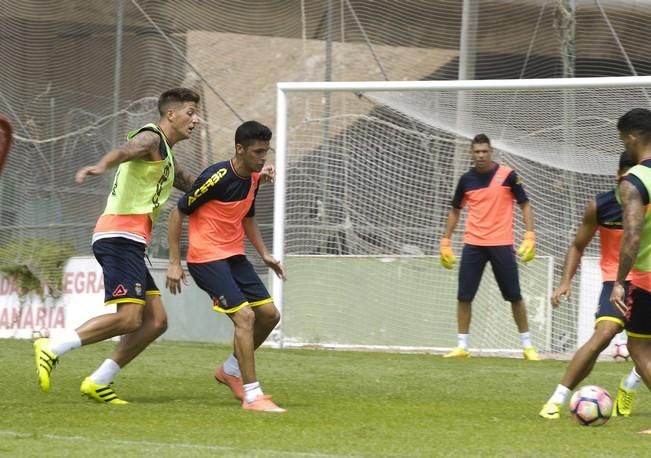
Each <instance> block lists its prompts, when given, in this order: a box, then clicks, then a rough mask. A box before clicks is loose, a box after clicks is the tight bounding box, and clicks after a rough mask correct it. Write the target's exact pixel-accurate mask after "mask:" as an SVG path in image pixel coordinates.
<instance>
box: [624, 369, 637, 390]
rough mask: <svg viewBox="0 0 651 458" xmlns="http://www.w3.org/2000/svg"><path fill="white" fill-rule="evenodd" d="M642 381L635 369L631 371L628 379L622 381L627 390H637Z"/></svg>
mask: <svg viewBox="0 0 651 458" xmlns="http://www.w3.org/2000/svg"><path fill="white" fill-rule="evenodd" d="M641 381H642V380H641V379H640V376H639V375H638V373H637V371H636V370H635V368H633V369H632V370H631V373H630V374H628V375H627V376H626V378H625V379H624V380H623V381H622V385H624V388H626V389H627V390H637V387H638V386H640V382H641Z"/></svg>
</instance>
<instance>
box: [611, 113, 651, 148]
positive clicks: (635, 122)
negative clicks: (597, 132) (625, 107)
mask: <svg viewBox="0 0 651 458" xmlns="http://www.w3.org/2000/svg"><path fill="white" fill-rule="evenodd" d="M617 130H619V131H620V132H624V133H631V132H636V133H638V134H641V135H642V136H643V137H644V139H645V140H647V141H648V140H651V111H649V110H647V109H646V108H633V109H632V110H630V111H627V112H626V113H625V114H623V115H622V116H621V117H620V118H619V120H617Z"/></svg>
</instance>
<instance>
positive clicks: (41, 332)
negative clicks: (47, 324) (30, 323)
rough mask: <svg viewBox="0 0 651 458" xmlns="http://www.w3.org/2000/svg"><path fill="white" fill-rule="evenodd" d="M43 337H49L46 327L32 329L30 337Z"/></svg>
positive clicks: (34, 338)
mask: <svg viewBox="0 0 651 458" xmlns="http://www.w3.org/2000/svg"><path fill="white" fill-rule="evenodd" d="M44 337H50V331H48V330H47V329H46V328H41V329H32V339H33V340H36V339H42V338H44Z"/></svg>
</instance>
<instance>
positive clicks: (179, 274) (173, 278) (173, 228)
mask: <svg viewBox="0 0 651 458" xmlns="http://www.w3.org/2000/svg"><path fill="white" fill-rule="evenodd" d="M183 218H184V215H183V214H182V213H181V212H180V211H179V209H178V208H176V207H175V208H174V209H173V210H172V211H171V212H170V217H169V220H168V224H167V241H168V244H169V265H168V266H167V276H166V277H165V287H166V288H168V289H169V290H170V293H172V294H176V293H177V292H178V293H179V294H180V293H181V282H183V283H185V284H186V285H187V283H186V280H185V272H183V266H182V265H181V232H182V231H183Z"/></svg>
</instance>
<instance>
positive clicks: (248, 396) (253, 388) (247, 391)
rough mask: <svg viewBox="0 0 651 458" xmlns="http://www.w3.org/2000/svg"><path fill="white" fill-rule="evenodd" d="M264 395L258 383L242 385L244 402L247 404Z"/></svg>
mask: <svg viewBox="0 0 651 458" xmlns="http://www.w3.org/2000/svg"><path fill="white" fill-rule="evenodd" d="M261 394H264V393H263V392H262V388H260V382H253V383H246V384H244V400H245V401H246V402H248V403H251V402H253V401H255V398H257V397H258V396H260V395H261Z"/></svg>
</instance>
